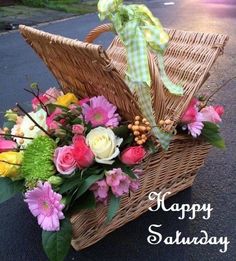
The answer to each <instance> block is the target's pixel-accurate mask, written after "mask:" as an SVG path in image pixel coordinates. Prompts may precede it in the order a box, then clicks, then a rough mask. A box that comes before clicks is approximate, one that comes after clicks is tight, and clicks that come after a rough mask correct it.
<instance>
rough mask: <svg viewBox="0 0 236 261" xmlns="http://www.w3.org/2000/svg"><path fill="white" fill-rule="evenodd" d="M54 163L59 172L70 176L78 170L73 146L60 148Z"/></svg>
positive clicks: (56, 152)
mask: <svg viewBox="0 0 236 261" xmlns="http://www.w3.org/2000/svg"><path fill="white" fill-rule="evenodd" d="M54 163H55V166H56V168H57V171H58V172H59V173H61V174H65V175H69V174H71V173H72V172H73V171H74V170H75V169H76V166H77V164H76V161H75V159H74V156H73V146H64V147H58V148H56V150H55V153H54Z"/></svg>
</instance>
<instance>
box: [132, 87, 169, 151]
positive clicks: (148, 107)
mask: <svg viewBox="0 0 236 261" xmlns="http://www.w3.org/2000/svg"><path fill="white" fill-rule="evenodd" d="M135 91H136V94H137V96H138V102H139V106H140V109H141V111H142V113H143V115H144V116H145V117H146V118H147V119H148V121H149V122H150V124H151V126H155V127H153V128H152V133H153V134H154V135H155V137H156V138H157V139H158V140H159V142H160V144H161V146H162V148H163V149H165V150H167V149H168V147H169V144H170V141H171V138H172V134H169V133H166V132H163V131H162V130H161V129H160V128H158V127H157V126H156V121H155V117H154V112H153V108H152V97H151V92H150V87H149V86H147V85H146V84H143V85H141V86H136V88H135Z"/></svg>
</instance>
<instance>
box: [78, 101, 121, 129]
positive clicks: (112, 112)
mask: <svg viewBox="0 0 236 261" xmlns="http://www.w3.org/2000/svg"><path fill="white" fill-rule="evenodd" d="M82 109H83V115H84V118H85V121H86V122H87V123H91V124H92V126H93V127H97V126H106V127H117V126H118V125H119V121H120V116H119V114H118V113H116V110H117V107H116V106H114V105H113V104H111V103H109V102H108V100H107V99H106V98H105V97H104V96H97V97H93V98H91V99H90V104H87V103H84V104H83V105H82Z"/></svg>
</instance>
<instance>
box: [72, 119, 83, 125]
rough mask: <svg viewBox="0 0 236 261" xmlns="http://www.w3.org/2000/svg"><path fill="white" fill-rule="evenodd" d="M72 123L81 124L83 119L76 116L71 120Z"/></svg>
mask: <svg viewBox="0 0 236 261" xmlns="http://www.w3.org/2000/svg"><path fill="white" fill-rule="evenodd" d="M72 123H73V124H82V123H83V121H82V120H81V119H80V118H76V119H74V120H73V121H72Z"/></svg>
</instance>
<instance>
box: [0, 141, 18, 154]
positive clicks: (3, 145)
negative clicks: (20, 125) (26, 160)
mask: <svg viewBox="0 0 236 261" xmlns="http://www.w3.org/2000/svg"><path fill="white" fill-rule="evenodd" d="M16 148H17V145H16V143H15V142H14V141H12V140H5V139H2V138H0V153H1V152H4V151H9V150H12V149H16Z"/></svg>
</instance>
